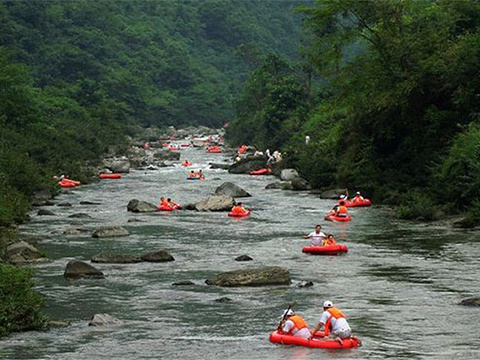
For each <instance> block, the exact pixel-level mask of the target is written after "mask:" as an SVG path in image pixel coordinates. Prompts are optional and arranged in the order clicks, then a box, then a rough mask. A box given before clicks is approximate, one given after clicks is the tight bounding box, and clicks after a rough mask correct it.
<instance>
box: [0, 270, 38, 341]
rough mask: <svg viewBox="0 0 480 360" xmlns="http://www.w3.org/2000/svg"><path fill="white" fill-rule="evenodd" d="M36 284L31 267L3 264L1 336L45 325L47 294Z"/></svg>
mask: <svg viewBox="0 0 480 360" xmlns="http://www.w3.org/2000/svg"><path fill="white" fill-rule="evenodd" d="M33 286H34V284H33V281H32V271H31V270H30V269H25V268H17V267H14V266H10V265H3V264H0V337H1V336H5V335H7V334H9V333H11V332H14V331H27V330H38V329H42V328H44V327H45V323H46V321H45V317H44V316H43V315H42V314H41V312H40V309H41V307H42V305H43V303H44V297H43V296H42V295H41V294H39V293H37V292H35V291H34V289H33Z"/></svg>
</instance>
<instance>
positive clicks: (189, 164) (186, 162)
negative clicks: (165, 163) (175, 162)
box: [182, 161, 193, 166]
mask: <svg viewBox="0 0 480 360" xmlns="http://www.w3.org/2000/svg"><path fill="white" fill-rule="evenodd" d="M192 165H193V164H192V163H191V162H190V161H184V162H183V163H182V166H192Z"/></svg>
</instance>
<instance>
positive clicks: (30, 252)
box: [5, 241, 47, 264]
mask: <svg viewBox="0 0 480 360" xmlns="http://www.w3.org/2000/svg"><path fill="white" fill-rule="evenodd" d="M5 255H6V258H7V260H8V261H9V262H10V263H12V264H23V263H32V262H42V261H47V258H46V257H45V255H44V254H42V253H41V252H40V250H38V249H37V248H36V247H34V246H33V245H30V244H28V243H27V242H25V241H19V242H16V243H13V244H11V245H9V246H8V247H7V249H6V254H5Z"/></svg>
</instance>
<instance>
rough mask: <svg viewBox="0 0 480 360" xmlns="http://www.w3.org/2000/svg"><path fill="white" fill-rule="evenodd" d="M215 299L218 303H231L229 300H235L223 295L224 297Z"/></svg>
mask: <svg viewBox="0 0 480 360" xmlns="http://www.w3.org/2000/svg"><path fill="white" fill-rule="evenodd" d="M213 301H215V302H218V303H229V302H232V301H233V300H232V299H230V298H229V297H226V296H223V297H221V298H218V299H215V300H213Z"/></svg>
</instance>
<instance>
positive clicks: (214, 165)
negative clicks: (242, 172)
mask: <svg viewBox="0 0 480 360" xmlns="http://www.w3.org/2000/svg"><path fill="white" fill-rule="evenodd" d="M230 166H232V165H231V164H227V163H224V164H219V163H210V169H222V170H228V169H229V168H230Z"/></svg>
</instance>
